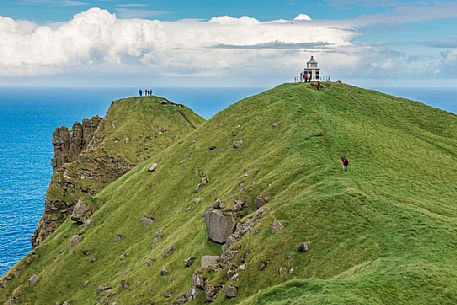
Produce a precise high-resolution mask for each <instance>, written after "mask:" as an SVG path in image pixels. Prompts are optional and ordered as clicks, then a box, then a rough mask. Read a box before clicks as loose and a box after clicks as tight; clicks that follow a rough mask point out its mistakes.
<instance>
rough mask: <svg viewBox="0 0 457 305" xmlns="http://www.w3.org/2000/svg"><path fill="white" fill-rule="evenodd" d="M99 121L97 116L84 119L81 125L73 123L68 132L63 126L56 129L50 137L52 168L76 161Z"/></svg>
mask: <svg viewBox="0 0 457 305" xmlns="http://www.w3.org/2000/svg"><path fill="white" fill-rule="evenodd" d="M101 121H102V119H101V118H100V117H99V116H94V117H92V118H90V119H84V120H83V121H82V123H80V122H76V123H74V124H73V127H72V128H71V129H70V130H68V128H67V127H65V126H62V127H59V128H57V129H56V130H55V131H54V134H53V135H52V144H53V145H54V158H53V159H52V160H51V165H52V167H54V169H57V168H59V167H61V166H62V165H64V164H65V163H67V162H71V161H74V160H76V158H77V157H78V156H79V154H80V153H81V151H82V150H84V148H86V147H87V145H88V144H89V143H90V141H91V140H92V137H93V136H94V134H95V131H96V130H97V128H98V126H99V125H100V123H101Z"/></svg>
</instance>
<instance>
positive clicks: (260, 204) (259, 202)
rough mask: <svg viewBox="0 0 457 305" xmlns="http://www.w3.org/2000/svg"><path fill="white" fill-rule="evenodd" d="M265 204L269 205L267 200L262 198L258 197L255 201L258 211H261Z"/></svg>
mask: <svg viewBox="0 0 457 305" xmlns="http://www.w3.org/2000/svg"><path fill="white" fill-rule="evenodd" d="M265 204H267V200H266V199H265V198H264V197H262V196H258V197H257V198H256V199H255V206H256V207H257V209H260V208H261V207H263V206H264V205H265Z"/></svg>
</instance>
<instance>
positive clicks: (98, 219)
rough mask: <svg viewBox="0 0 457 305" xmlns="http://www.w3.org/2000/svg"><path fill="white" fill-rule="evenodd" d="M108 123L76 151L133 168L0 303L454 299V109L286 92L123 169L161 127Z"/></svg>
mask: <svg viewBox="0 0 457 305" xmlns="http://www.w3.org/2000/svg"><path fill="white" fill-rule="evenodd" d="M133 106H134V105H132V108H129V109H130V111H133V109H135V107H133ZM137 106H139V105H137ZM163 107H165V108H164V109H163V110H166V111H168V110H169V111H176V110H177V108H174V107H175V106H173V105H165V106H163ZM126 113H128V111H127V109H126V111H120V109H119V112H118V114H119V116H118V117H119V118H125V119H126V120H131V121H132V122H133V121H134V120H133V119H130V118H128V116H127V115H126ZM156 113H157V112H156ZM183 114H184V113H183ZM107 117H108V116H107ZM186 117H188V118H189V116H186ZM167 118H168V119H169V120H171V121H173V122H175V123H177V122H180V121H179V117H178V116H167ZM156 119H157V117H156ZM112 120H113V118H110V121H109V122H108V121H106V120H105V119H104V120H103V122H102V124H103V125H102V126H103V128H104V131H103V133H100V132H99V129H98V130H97V132H96V135H95V136H94V138H93V139H92V141H91V144H90V145H89V146H88V147H87V148H86V150H84V151H83V152H82V153H81V156H83V155H85V154H86V152H88V151H89V150H90V147H91V146H92V143H95V142H97V143H99V141H98V139H100V140H101V141H102V143H103V147H104V149H106V150H107V151H108V150H109V151H113V149H114V148H115V147H121V149H118V150H117V151H119V152H122V154H123V156H125V159H126V160H129V161H131V162H132V163H135V164H137V165H136V166H135V167H134V168H133V169H131V170H130V171H129V172H128V173H127V174H126V175H124V176H122V177H121V178H119V179H117V180H116V181H114V182H112V183H111V184H109V185H108V186H107V187H105V188H104V189H103V190H102V191H101V192H98V193H97V195H96V196H95V198H89V199H90V200H86V201H85V202H86V204H83V203H82V202H81V203H79V204H78V209H75V210H78V211H77V213H74V214H75V215H73V217H72V218H71V219H68V218H67V219H66V220H65V222H64V223H63V225H62V226H61V227H60V228H59V230H57V231H56V232H54V234H52V235H51V236H50V237H49V238H47V240H46V241H45V242H43V243H42V244H40V246H38V247H36V248H35V249H34V251H33V252H32V253H31V254H30V255H28V256H27V257H26V258H24V259H23V260H22V261H21V262H20V263H18V264H17V265H16V266H15V267H14V268H12V269H11V270H10V271H9V272H8V273H7V274H5V276H4V277H3V278H2V279H0V304H1V303H5V304H40V305H41V304H65V303H66V304H69V303H70V304H72V305H86V304H129V305H130V304H176V305H178V304H181V305H182V304H201V305H203V304H208V303H210V302H213V304H218V305H219V304H227V305H233V304H243V305H247V304H256V305H260V304H269V305H270V304H273V305H280V304H281V305H284V304H307V305H320V304H328V305H342V304H344V305H346V304H351V305H365V304H370V305H372V304H375V305H386V304H396V305H397V304H398V305H455V304H457V302H456V300H457V251H456V243H455V241H456V240H457V221H456V219H457V204H456V201H455V199H456V198H457V189H456V187H455V183H453V182H455V181H457V155H456V154H455V151H456V150H457V134H456V132H455V131H456V130H457V116H456V115H453V114H450V113H446V112H444V111H440V110H437V109H432V108H430V107H427V106H425V105H422V104H420V103H415V102H412V101H408V100H405V99H400V98H396V97H392V96H388V95H385V94H382V93H379V92H374V91H369V90H364V89H361V88H356V87H351V86H347V85H344V84H338V83H325V84H324V86H323V87H321V90H319V91H318V90H316V89H314V88H313V87H311V86H309V85H308V84H303V83H297V84H285V85H282V86H279V87H277V88H275V89H272V90H269V91H266V92H263V93H261V94H259V95H257V96H254V97H250V98H247V99H244V100H243V101H241V102H239V103H236V104H234V105H231V106H230V107H228V108H227V109H225V110H224V111H222V112H220V113H219V114H217V115H215V116H214V117H213V118H212V119H210V120H209V121H208V122H206V123H205V124H202V125H201V126H200V127H198V128H197V130H195V131H194V132H191V133H190V134H188V135H187V136H185V137H181V138H177V139H170V140H174V144H172V145H168V146H167V148H166V149H164V150H161V151H160V152H158V153H154V154H152V155H151V156H152V157H151V158H150V159H148V160H144V161H135V162H134V160H136V156H137V154H138V156H141V155H140V154H139V150H144V148H146V146H141V145H139V144H140V143H143V142H145V141H146V142H145V143H149V142H153V141H157V143H159V139H161V137H162V136H164V135H166V134H167V133H173V132H174V131H173V130H172V129H170V128H172V126H174V124H169V125H168V126H164V125H162V124H160V125H158V126H156V127H154V128H151V129H149V127H148V129H146V128H145V129H144V133H143V132H142V131H141V130H140V128H141V126H140V125H135V126H133V125H131V126H130V127H128V128H127V127H126V126H125V125H122V119H119V120H116V122H114V125H115V126H116V127H115V128H114V129H113V125H112V124H113V121H112ZM144 120H146V121H147V122H151V124H154V120H147V118H146V117H144V116H142V115H141V114H138V115H137V116H136V117H135V121H144ZM162 122H164V121H162ZM121 125H122V126H121ZM134 127H137V128H134ZM100 128H102V127H100ZM124 129H128V130H133V129H135V130H136V136H134V135H133V134H129V141H125V135H124V134H122V133H121V132H120V130H124ZM146 130H149V132H147V133H146ZM98 135H103V136H104V138H103V137H102V138H98ZM115 141H117V143H116V142H115ZM125 142H129V143H130V144H132V143H135V142H136V144H134V145H132V146H130V144H128V145H127V144H125ZM99 145H100V144H99ZM98 147H100V146H98ZM149 147H152V145H151V146H149ZM130 148H131V149H130ZM138 148H140V149H138ZM342 154H346V155H347V156H348V157H349V160H350V165H349V171H348V172H343V171H342V169H341V164H340V157H341V155H342ZM81 156H80V157H78V160H80V158H81ZM142 156H144V155H142ZM81 162H82V161H81ZM68 164H70V165H72V164H75V163H74V162H71V163H67V165H64V166H63V167H65V168H66V169H67V170H68V173H67V174H65V175H68V177H70V178H72V177H76V175H77V173H80V174H81V173H87V169H88V168H89V166H90V164H92V163H90V162H89V163H84V166H80V167H75V169H72V168H70V166H69V165H68ZM82 169H84V171H82ZM418 169H419V170H418ZM91 172H92V171H91ZM62 175H64V174H63V173H62ZM86 176H87V175H86ZM72 179H73V178H72ZM87 180H88V179H80V180H78V181H80V182H79V183H83V182H85V181H87ZM68 181H70V182H72V181H77V180H68ZM91 181H93V182H94V183H96V182H97V181H98V180H96V179H94V180H91ZM80 185H82V184H80ZM82 187H83V188H85V187H86V184H84V185H82ZM91 187H93V186H91ZM57 190H58V188H56V192H57ZM51 195H53V194H52V190H51V191H50V193H49V196H51ZM89 209H90V211H89ZM2 287H3V288H2Z"/></svg>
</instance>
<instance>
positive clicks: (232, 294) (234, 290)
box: [225, 285, 238, 299]
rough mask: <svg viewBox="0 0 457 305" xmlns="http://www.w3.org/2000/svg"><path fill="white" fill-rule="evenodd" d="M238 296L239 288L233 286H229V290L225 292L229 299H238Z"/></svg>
mask: <svg viewBox="0 0 457 305" xmlns="http://www.w3.org/2000/svg"><path fill="white" fill-rule="evenodd" d="M237 294H238V288H237V287H235V286H233V285H229V286H228V287H227V289H226V290H225V296H226V297H227V298H229V299H233V298H236V296H237Z"/></svg>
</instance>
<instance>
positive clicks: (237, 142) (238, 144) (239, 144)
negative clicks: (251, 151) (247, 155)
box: [233, 140, 244, 149]
mask: <svg viewBox="0 0 457 305" xmlns="http://www.w3.org/2000/svg"><path fill="white" fill-rule="evenodd" d="M243 143H244V142H243V140H238V141H235V142H233V148H235V149H240V148H241V146H243Z"/></svg>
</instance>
